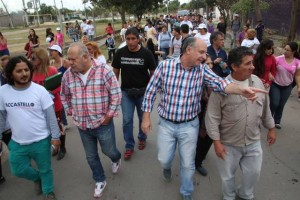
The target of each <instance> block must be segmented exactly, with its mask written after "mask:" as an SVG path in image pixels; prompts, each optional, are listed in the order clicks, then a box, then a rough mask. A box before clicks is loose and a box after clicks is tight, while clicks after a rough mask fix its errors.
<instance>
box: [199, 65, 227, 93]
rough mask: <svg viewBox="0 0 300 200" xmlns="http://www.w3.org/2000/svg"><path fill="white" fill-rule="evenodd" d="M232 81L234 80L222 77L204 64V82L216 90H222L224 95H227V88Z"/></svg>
mask: <svg viewBox="0 0 300 200" xmlns="http://www.w3.org/2000/svg"><path fill="white" fill-rule="evenodd" d="M231 82H232V81H231V80H229V79H228V78H222V77H219V76H218V75H216V74H215V73H214V72H213V71H212V70H211V69H210V68H209V67H208V66H207V65H205V66H204V83H205V85H206V86H207V87H209V88H211V89H212V90H213V91H214V92H220V93H222V94H224V95H227V94H226V93H225V88H226V87H227V85H229V84H230V83H231Z"/></svg>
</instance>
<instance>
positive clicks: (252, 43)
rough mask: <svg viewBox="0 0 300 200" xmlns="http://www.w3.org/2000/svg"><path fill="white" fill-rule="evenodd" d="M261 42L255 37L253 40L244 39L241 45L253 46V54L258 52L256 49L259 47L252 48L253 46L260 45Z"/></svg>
mask: <svg viewBox="0 0 300 200" xmlns="http://www.w3.org/2000/svg"><path fill="white" fill-rule="evenodd" d="M259 44H260V43H259V41H258V39H257V38H254V39H253V40H249V39H244V40H243V41H242V44H241V46H243V47H249V48H251V49H252V52H253V54H256V49H257V47H256V48H252V47H254V45H259Z"/></svg>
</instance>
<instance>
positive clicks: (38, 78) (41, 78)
mask: <svg viewBox="0 0 300 200" xmlns="http://www.w3.org/2000/svg"><path fill="white" fill-rule="evenodd" d="M57 73H58V71H57V69H56V68H55V67H51V66H50V67H49V68H48V77H49V76H53V75H54V74H57ZM45 79H46V75H44V74H37V73H34V74H33V76H32V81H33V82H35V83H37V84H39V85H42V86H44V85H45ZM51 93H52V94H53V95H54V99H53V102H54V110H55V112H58V111H61V110H62V103H61V99H60V94H59V93H60V86H59V87H58V88H56V89H55V90H53V91H51Z"/></svg>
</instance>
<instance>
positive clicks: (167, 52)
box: [160, 48, 170, 60]
mask: <svg viewBox="0 0 300 200" xmlns="http://www.w3.org/2000/svg"><path fill="white" fill-rule="evenodd" d="M160 50H161V51H163V52H165V54H163V55H162V58H163V60H166V58H167V55H169V50H170V48H160Z"/></svg>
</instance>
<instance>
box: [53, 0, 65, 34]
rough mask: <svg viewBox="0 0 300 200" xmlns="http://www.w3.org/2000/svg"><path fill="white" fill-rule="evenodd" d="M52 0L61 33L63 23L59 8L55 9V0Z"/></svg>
mask: <svg viewBox="0 0 300 200" xmlns="http://www.w3.org/2000/svg"><path fill="white" fill-rule="evenodd" d="M53 1H54V8H55V10H56V13H57V20H58V23H59V27H60V30H61V32H62V33H64V30H63V25H62V21H61V14H60V10H59V9H57V7H56V2H55V0H53Z"/></svg>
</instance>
